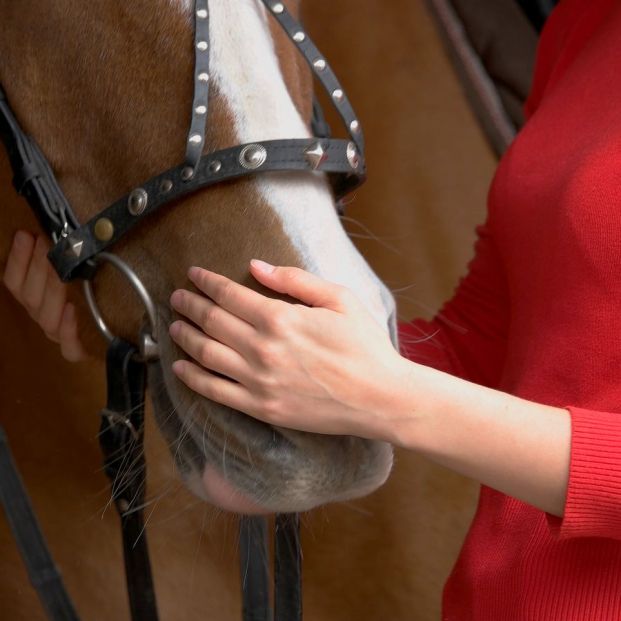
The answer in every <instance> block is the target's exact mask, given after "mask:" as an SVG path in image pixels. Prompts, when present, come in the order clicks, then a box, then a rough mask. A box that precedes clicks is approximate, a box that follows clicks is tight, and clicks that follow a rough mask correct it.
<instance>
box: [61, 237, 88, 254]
mask: <svg viewBox="0 0 621 621" xmlns="http://www.w3.org/2000/svg"><path fill="white" fill-rule="evenodd" d="M67 242H68V243H69V245H68V246H67V248H66V250H65V254H66V255H68V256H74V257H75V258H76V259H79V258H80V255H81V254H82V248H83V247H84V240H82V239H80V238H79V237H72V236H69V237H68V238H67Z"/></svg>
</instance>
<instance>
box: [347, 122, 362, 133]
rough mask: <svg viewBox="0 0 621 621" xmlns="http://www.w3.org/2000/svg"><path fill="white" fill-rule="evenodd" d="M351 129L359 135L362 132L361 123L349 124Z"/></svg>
mask: <svg viewBox="0 0 621 621" xmlns="http://www.w3.org/2000/svg"><path fill="white" fill-rule="evenodd" d="M349 129H350V130H351V131H352V132H353V133H354V134H357V133H358V132H359V131H360V123H358V121H352V122H351V123H350V124H349Z"/></svg>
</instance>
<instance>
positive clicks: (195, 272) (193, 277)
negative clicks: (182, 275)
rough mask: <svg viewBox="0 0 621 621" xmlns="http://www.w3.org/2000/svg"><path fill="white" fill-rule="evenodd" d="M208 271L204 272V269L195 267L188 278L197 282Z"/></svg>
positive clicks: (189, 271)
mask: <svg viewBox="0 0 621 621" xmlns="http://www.w3.org/2000/svg"><path fill="white" fill-rule="evenodd" d="M206 271H207V270H204V269H203V268H202V267H196V266H195V265H194V266H192V267H191V268H190V269H189V270H188V277H189V278H190V280H196V279H197V278H198V277H199V276H200V275H201V274H202V273H203V272H206Z"/></svg>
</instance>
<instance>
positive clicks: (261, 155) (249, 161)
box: [239, 144, 267, 170]
mask: <svg viewBox="0 0 621 621" xmlns="http://www.w3.org/2000/svg"><path fill="white" fill-rule="evenodd" d="M266 159H267V151H266V150H265V147H264V146H263V145H261V144H249V145H246V146H245V147H244V148H243V149H242V150H241V152H240V154H239V163H240V164H241V165H242V166H243V167H244V168H246V169H248V170H255V169H256V168H259V167H260V166H263V164H264V163H265V160H266Z"/></svg>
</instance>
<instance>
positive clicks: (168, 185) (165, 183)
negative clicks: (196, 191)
mask: <svg viewBox="0 0 621 621" xmlns="http://www.w3.org/2000/svg"><path fill="white" fill-rule="evenodd" d="M172 188H173V182H172V181H171V180H170V179H163V180H162V183H160V192H161V193H162V194H168V192H170V191H171V190H172Z"/></svg>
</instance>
